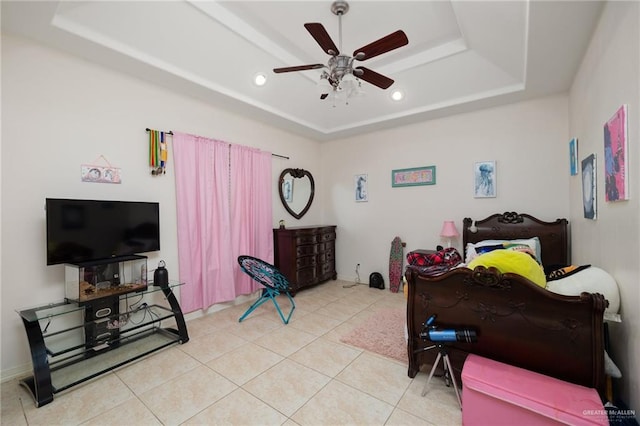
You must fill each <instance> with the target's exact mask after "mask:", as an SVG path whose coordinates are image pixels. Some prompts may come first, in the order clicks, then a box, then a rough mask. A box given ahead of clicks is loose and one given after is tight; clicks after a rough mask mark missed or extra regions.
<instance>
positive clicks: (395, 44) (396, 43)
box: [353, 30, 409, 61]
mask: <svg viewBox="0 0 640 426" xmlns="http://www.w3.org/2000/svg"><path fill="white" fill-rule="evenodd" d="M407 44H409V39H408V38H407V35H406V34H405V33H404V31H402V30H398V31H396V32H395V33H391V34H389V35H388V36H385V37H382V38H381V39H380V40H376V41H374V42H373V43H369V44H367V45H366V46H363V47H361V48H360V49H357V50H355V51H354V52H353V57H354V58H356V59H357V60H359V61H366V60H367V59H371V58H374V57H376V56H378V55H382V54H383V53H387V52H389V51H391V50H394V49H397V48H399V47H402V46H405V45H407Z"/></svg>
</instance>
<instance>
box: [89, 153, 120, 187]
mask: <svg viewBox="0 0 640 426" xmlns="http://www.w3.org/2000/svg"><path fill="white" fill-rule="evenodd" d="M100 160H102V162H104V163H105V164H106V165H102V164H97V162H98V161H100ZM80 180H81V181H82V182H95V183H121V182H122V181H121V175H120V168H118V167H113V166H112V165H111V163H109V161H107V159H106V158H105V157H104V155H101V156H100V157H98V158H97V159H96V160H95V161H94V162H93V163H92V164H81V165H80Z"/></svg>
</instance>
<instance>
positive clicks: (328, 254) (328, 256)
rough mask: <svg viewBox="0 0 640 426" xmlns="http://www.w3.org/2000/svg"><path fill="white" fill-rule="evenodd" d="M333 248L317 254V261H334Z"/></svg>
mask: <svg viewBox="0 0 640 426" xmlns="http://www.w3.org/2000/svg"><path fill="white" fill-rule="evenodd" d="M333 254H334V251H333V249H331V250H327V251H325V252H322V253H320V254H319V255H318V263H327V262H333V261H334V256H333Z"/></svg>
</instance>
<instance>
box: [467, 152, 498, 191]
mask: <svg viewBox="0 0 640 426" xmlns="http://www.w3.org/2000/svg"><path fill="white" fill-rule="evenodd" d="M473 176H474V185H473V196H474V197H475V198H495V197H496V194H497V192H496V162H495V161H480V162H478V163H476V164H475V165H474V166H473Z"/></svg>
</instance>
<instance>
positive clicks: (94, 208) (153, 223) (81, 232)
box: [46, 198, 160, 265]
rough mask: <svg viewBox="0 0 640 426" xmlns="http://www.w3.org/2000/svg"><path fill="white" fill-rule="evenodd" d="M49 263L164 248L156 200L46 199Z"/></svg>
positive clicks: (75, 262) (90, 259) (100, 258)
mask: <svg viewBox="0 0 640 426" xmlns="http://www.w3.org/2000/svg"><path fill="white" fill-rule="evenodd" d="M46 212H47V213H46V216H47V265H56V264H60V263H71V264H78V263H84V262H91V261H98V260H103V259H108V258H114V257H123V256H130V255H134V254H139V253H146V252H152V251H157V250H160V206H159V204H158V203H154V202H138V201H101V200H71V199H61V198H47V199H46Z"/></svg>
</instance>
